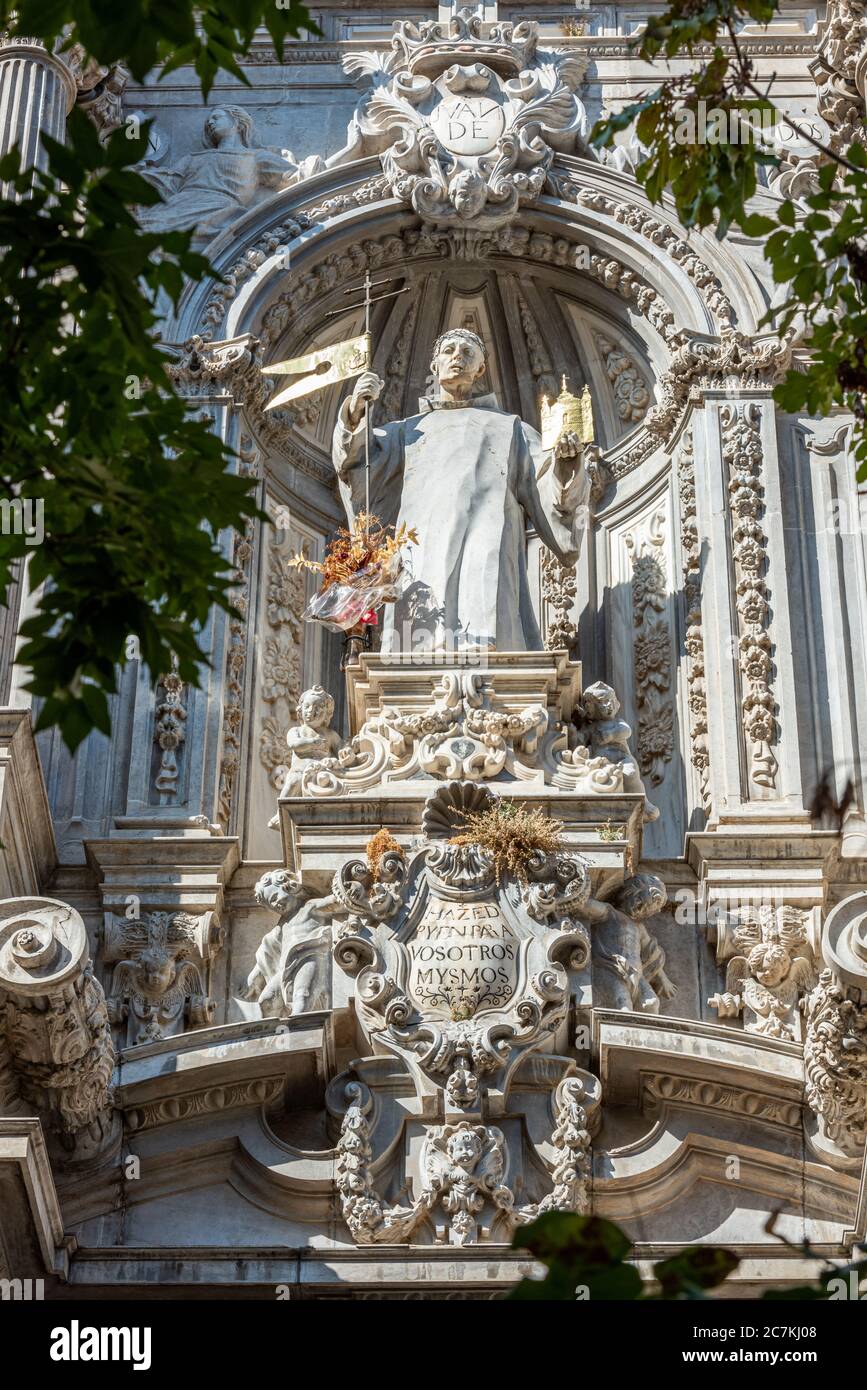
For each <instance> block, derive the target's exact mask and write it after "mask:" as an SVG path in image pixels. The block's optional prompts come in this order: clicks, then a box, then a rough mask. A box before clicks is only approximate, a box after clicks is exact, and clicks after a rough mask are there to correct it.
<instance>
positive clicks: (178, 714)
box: [154, 669, 187, 806]
mask: <svg viewBox="0 0 867 1390" xmlns="http://www.w3.org/2000/svg"><path fill="white" fill-rule="evenodd" d="M185 689H186V686H185V683H184V681H182V680H181V678H180V676H179V675H178V672H177V669H174V670H172V671H169V672H167V673H166V675H164V676H160V681H159V686H158V687H157V700H156V715H155V725H154V742H155V743H156V745H157V747H158V748H159V750H160V751H159V765H158V767H157V772H156V776H155V777H154V787H155V789H156V791H157V792H158V794H159V800H160V805H161V806H171V805H173V804H174V803H175V802H177V800H178V779H179V775H180V769H179V766H178V752H179V750H180V748H181V747H182V745H183V743H184V740H185V739H186V732H185V727H184V726H185V723H186V718H187V711H186V707H185V705H184V703H183V700H184V691H185Z"/></svg>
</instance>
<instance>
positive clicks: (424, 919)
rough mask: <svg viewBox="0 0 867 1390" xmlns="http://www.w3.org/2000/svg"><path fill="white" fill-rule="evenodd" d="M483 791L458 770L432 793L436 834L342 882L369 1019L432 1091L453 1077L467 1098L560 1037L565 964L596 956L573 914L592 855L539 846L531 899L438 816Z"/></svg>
mask: <svg viewBox="0 0 867 1390" xmlns="http://www.w3.org/2000/svg"><path fill="white" fill-rule="evenodd" d="M473 794H474V792H473V789H472V788H467V786H466V784H463V785H462V784H460V783H451V784H449V785H448V786H445V787H443V788H442V789H441V790H440V791H439V792H437V793H435V795H434V796H433V797H431V798H429V800H428V802H427V804H426V808H425V816H426V824H427V825H428V826H429V827H430V828H429V830H428V835H427V840H426V845H425V847H424V848H423V849H422V850H421V851H420V852H419V853H418V854H417V855H416V857H415V859H414V862H413V863H412V865H411V866H408V865H406V864H405V863H404V861H403V858H402V856H398V855H396V854H395V855H393V856H392V858H393V860H394V862H389V861H388V856H386V863H385V865H384V868H383V870H381V871H380V875H379V878H378V879H377V880H376V881H375V882H374V881H373V880H372V875H371V873H370V870H369V869H368V868H367V866H366V865H365V864H363V863H361V862H357V863H349V864H347V865H346V866H345V867H344V869H343V870H342V871H341V873H340V874H339V875H337V876H335V882H334V893H335V896H336V897H337V898H338V899H339V900H340V901H341V902H342V903H343V904H344V906H345V907H346V908H347V909H348V910H350V913H351V915H350V917H349V920H348V923H347V925H346V927H345V928H341V929H340V931H339V933H338V940H337V943H336V945H335V948H334V957H335V960H336V962H337V964H338V966H339V967H340V968H341V969H342V970H344V971H345V972H346V973H347V974H349V975H350V976H352V977H353V978H354V979H355V982H356V984H355V990H356V1007H357V1009H358V1014H359V1019H360V1022H361V1024H362V1027H363V1028H364V1031H365V1033H366V1034H367V1036H368V1037H369V1038H370V1040H371V1042H373V1041H374V1040H375V1041H376V1042H377V1045H378V1046H379V1047H381V1048H386V1049H387V1050H388V1051H390V1052H392V1053H394V1054H396V1055H397V1056H400V1057H401V1058H402V1059H403V1061H404V1063H405V1064H406V1066H407V1067H408V1069H409V1071H410V1073H411V1074H412V1075H413V1076H414V1077H415V1078H416V1081H417V1084H418V1085H420V1086H421V1088H422V1090H423V1091H426V1090H430V1088H431V1086H433V1087H435V1088H447V1090H448V1092H449V1094H450V1095H451V1096H452V1097H453V1099H454V1100H455V1101H456V1102H457V1100H458V1099H459V1098H460V1097H461V1096H466V1097H467V1098H468V1099H472V1100H473V1101H475V1099H476V1098H477V1097H478V1096H479V1094H480V1092H482V1091H483V1092H485V1093H487V1094H490V1093H491V1092H501V1091H502V1089H503V1087H504V1086H506V1085H507V1084H508V1077H509V1073H510V1071H511V1069H512V1068H513V1067H514V1066H515V1065H517V1063H518V1061H519V1060H520V1058H521V1056H522V1055H523V1054H524V1053H525V1052H526V1051H527V1050H528V1049H535V1048H539V1047H542V1046H543V1045H544V1044H545V1043H546V1042H548V1041H549V1040H550V1039H551V1038H552V1037H553V1035H554V1033H555V1032H556V1031H557V1029H558V1028H559V1027H560V1025H561V1024H562V1023H563V1021H564V1019H565V1017H566V1014H567V1011H568V1007H569V981H568V973H567V972H568V970H569V969H574V968H579V967H580V966H583V965H585V964H586V963H587V959H588V956H589V943H588V942H587V939H586V936H582V935H581V934H580V933H577V932H576V929H575V927H574V925H573V923H572V922H570V921H568V920H567V917H568V907H567V904H571V903H572V902H573V901H574V900H575V899H576V898H580V896H581V893H582V891H583V890H584V887H585V885H586V884H587V869H586V866H585V865H584V863H583V861H582V860H581V859H580V858H578V857H577V856H567V855H563V856H562V857H560V858H558V859H557V861H556V862H551V861H550V860H549V859H548V858H547V857H546V856H545V855H542V854H539V855H537V857H536V860H535V861H534V862H532V863H531V864H530V865H529V866H528V890H527V891H528V893H529V895H530V896H529V899H528V897H527V896H526V895H525V892H524V890H522V889H521V886H520V885H517V884H512V885H511V886H507V885H506V884H502V885H498V884H497V883H496V881H495V876H494V867H493V863H492V861H491V860H490V858H489V856H488V855H487V853H486V852H485V851H484V850H482V849H481V848H480V847H479V846H476V845H455V844H452V843H451V841H450V840H449V839H448V838H446V837H445V835H444V834H443V833H442V830H441V829H440V827H441V826H442V825H443V822H446V823H447V822H448V821H451V823H452V825H453V827H454V830H456V829H457V828H458V826H459V824H460V816H461V813H462V810H463V808H464V807H466V806H467V804H468V797H469V798H471V797H472V796H473ZM482 796H483V797H484V798H485V800H489V799H490V798H491V793H490V792H484V793H482ZM452 833H454V831H453V832H452ZM534 889H535V890H538V892H539V894H540V896H539V897H537V898H536V899H535V900H534V899H533V896H532V895H533V891H534ZM558 896H559V898H560V899H561V901H560V902H559V903H558V901H557V899H558ZM549 918H552V919H553V922H554V925H553V927H551V926H549V925H548V920H549ZM564 961H565V964H564V963H563V962H564ZM471 1076H472V1078H473V1079H472V1080H471V1079H470V1077H471ZM452 1077H454V1078H455V1079H454V1080H451V1078H452Z"/></svg>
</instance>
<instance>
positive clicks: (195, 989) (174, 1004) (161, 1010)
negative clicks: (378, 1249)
mask: <svg viewBox="0 0 867 1390" xmlns="http://www.w3.org/2000/svg"><path fill="white" fill-rule="evenodd" d="M215 1008H216V1003H215V1001H214V1000H213V999H209V998H208V997H207V995H206V994H205V989H204V984H203V981H202V975H201V971H200V970H199V967H198V966H197V965H195V964H194V963H193V961H190V960H183V959H180V960H177V959H175V957H174V956H173V955H171V954H170V952H169V951H167V950H166V948H165V946H163V945H161V944H160V943H159V942H154V943H153V944H152V945H151V946H148V947H147V948H146V949H145V950H144V951H142V953H141V955H139V956H136V958H135V959H134V960H122V961H119V962H118V964H117V965H116V966H115V971H114V978H113V980H112V989H111V994H110V995H109V997H108V1010H109V1017H110V1019H111V1021H112V1023H123V1022H125V1023H126V1024H127V1034H126V1043H127V1046H128V1047H132V1046H134V1045H135V1044H136V1043H144V1042H154V1041H155V1040H157V1039H159V1038H171V1037H174V1036H175V1035H176V1034H178V1033H182V1032H183V1031H184V1022H185V1021H186V1022H187V1023H188V1024H189V1025H190V1026H191V1027H193V1028H198V1027H203V1026H204V1025H206V1024H208V1023H210V1022H211V1019H212V1017H213V1014H214V1009H215Z"/></svg>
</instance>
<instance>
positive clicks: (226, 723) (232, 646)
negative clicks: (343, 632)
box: [217, 435, 259, 831]
mask: <svg viewBox="0 0 867 1390" xmlns="http://www.w3.org/2000/svg"><path fill="white" fill-rule="evenodd" d="M238 454H239V464H238V471H239V473H240V474H241V475H242V476H243V477H246V478H254V477H256V475H257V472H258V460H259V451H258V449H257V448H256V446H255V445H254V443H253V441H252V439H251V438H250V436H249V435H242V436H241V441H240V445H239V449H238ZM252 557H253V525H252V522H248V523H247V525H246V527H245V528H244V530H243V532H241V531H235V532H233V535H232V563H233V565H234V574H233V580H234V583H233V586H232V589H231V593H230V597H231V600H232V606H233V608H234V609H235V612H234V613H233V614H231V615H230V617H229V641H228V643H227V646H226V668H225V674H224V685H225V695H224V699H223V746H222V750H221V756H220V781H219V787H218V791H217V808H218V817H219V820H220V823H221V824H222V826H223V828H224V829H225V830H226V831H228V829H229V827H230V825H231V823H232V813H233V809H234V805H235V786H236V783H237V779H238V769H239V767H240V765H241V733H242V723H243V717H244V671H245V667H246V663H247V645H248V624H249V616H250V615H249V607H250V565H251V561H252Z"/></svg>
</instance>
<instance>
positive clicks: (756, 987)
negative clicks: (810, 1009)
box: [708, 908, 816, 1042]
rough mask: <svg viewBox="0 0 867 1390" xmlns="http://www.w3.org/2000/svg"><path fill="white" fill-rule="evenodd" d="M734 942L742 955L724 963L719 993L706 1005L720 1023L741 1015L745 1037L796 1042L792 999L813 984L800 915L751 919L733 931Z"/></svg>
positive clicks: (795, 1003) (795, 1008) (798, 1021)
mask: <svg viewBox="0 0 867 1390" xmlns="http://www.w3.org/2000/svg"><path fill="white" fill-rule="evenodd" d="M735 943H736V945H738V946H740V947H741V948H742V953H741V954H739V955H736V956H734V957H733V958H732V959H731V960H730V961H729V963H728V967H727V969H726V983H725V992H724V993H723V994H715V995H714V996H713V997H712V998H711V999H709V1000H708V1004H709V1006H710V1008H712V1009H716V1010H717V1013H718V1015H719V1017H720V1018H737V1017H738V1015H739V1014H741V1013H743V1018H744V1031H745V1032H747V1033H759V1034H761V1035H762V1036H764V1037H768V1038H782V1039H783V1040H785V1041H787V1042H797V1041H798V1039H799V1037H800V1032H801V1019H800V1014H799V1011H798V1000H799V998H800V997H801V996H802V995H804V994H806V993H807V992H808V991H809V990H811V989H813V987H814V986H815V984H816V972H815V970H814V968H813V964H812V961H811V960H810V957H809V948H808V946H807V942H806V934H805V930H804V926H803V923H802V921H801V919H800V916H799V915H795V914H792V913H790V912H787V911H786V909H785V908H783V909H782V910H781V912H780V913H779V914H778V915H777V917H768V916H767V915H765V916H760V917H754V918H751V919H750V920H748V921H746V922H744V924H743V925H742V926H741V927H739V928H738V930H737V931H736V932H735Z"/></svg>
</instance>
